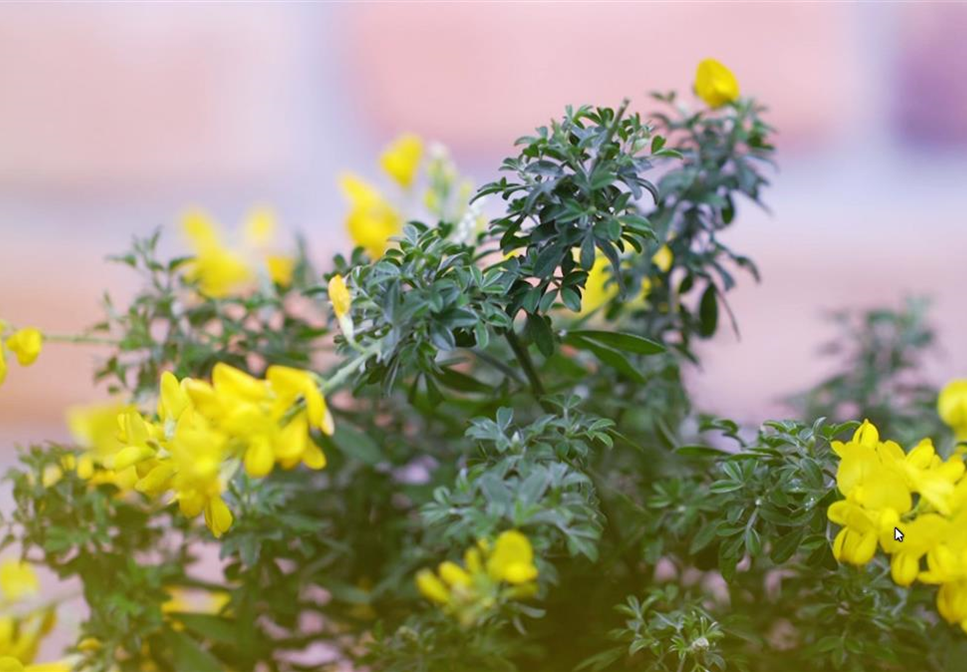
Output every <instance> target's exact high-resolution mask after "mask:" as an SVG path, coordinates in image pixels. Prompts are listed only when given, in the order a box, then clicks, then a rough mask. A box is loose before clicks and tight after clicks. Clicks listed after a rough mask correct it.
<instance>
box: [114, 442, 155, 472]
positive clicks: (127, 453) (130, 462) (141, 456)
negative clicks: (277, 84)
mask: <svg viewBox="0 0 967 672" xmlns="http://www.w3.org/2000/svg"><path fill="white" fill-rule="evenodd" d="M154 456H155V451H154V449H152V448H149V447H147V446H128V447H127V448H124V449H123V450H121V452H119V453H118V454H117V455H115V456H114V459H113V460H111V465H110V466H111V468H112V469H115V470H117V471H121V470H122V469H127V468H128V467H131V466H134V465H136V464H139V463H141V462H144V461H145V460H150V459H151V458H152V457H154Z"/></svg>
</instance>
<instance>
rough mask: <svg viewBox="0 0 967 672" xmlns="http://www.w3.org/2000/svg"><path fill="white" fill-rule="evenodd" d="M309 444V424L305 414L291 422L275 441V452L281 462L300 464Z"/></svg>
mask: <svg viewBox="0 0 967 672" xmlns="http://www.w3.org/2000/svg"><path fill="white" fill-rule="evenodd" d="M308 443H309V423H308V421H307V420H306V414H305V413H299V415H298V416H296V417H295V418H293V419H292V420H291V421H289V424H287V425H286V426H285V427H283V428H282V431H281V432H279V433H278V436H277V437H276V439H275V446H274V452H275V456H276V457H278V458H279V459H280V460H283V461H286V462H289V461H295V462H298V461H299V460H300V459H302V454H303V453H304V452H305V450H306V447H307V446H308Z"/></svg>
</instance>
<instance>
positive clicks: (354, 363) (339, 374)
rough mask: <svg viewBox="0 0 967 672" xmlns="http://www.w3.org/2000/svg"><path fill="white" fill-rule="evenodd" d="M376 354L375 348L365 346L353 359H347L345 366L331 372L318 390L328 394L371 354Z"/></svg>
mask: <svg viewBox="0 0 967 672" xmlns="http://www.w3.org/2000/svg"><path fill="white" fill-rule="evenodd" d="M374 354H376V349H375V348H372V347H371V348H367V349H365V350H363V351H362V352H360V353H359V354H358V355H357V356H356V357H355V358H354V359H351V360H349V363H347V364H346V365H345V366H343V367H342V368H341V369H339V370H338V371H336V373H334V374H332V376H330V377H329V379H328V380H326V381H325V382H324V383H323V384H322V385H320V386H319V391H320V392H322V393H323V394H329V393H330V392H332V391H333V390H334V389H336V388H337V387H339V385H341V384H342V382H343V381H344V380H346V378H348V377H349V376H351V375H352V374H353V373H355V372H356V370H357V369H359V367H361V366H362V365H363V364H365V363H366V360H367V359H369V358H370V357H371V356H372V355H374Z"/></svg>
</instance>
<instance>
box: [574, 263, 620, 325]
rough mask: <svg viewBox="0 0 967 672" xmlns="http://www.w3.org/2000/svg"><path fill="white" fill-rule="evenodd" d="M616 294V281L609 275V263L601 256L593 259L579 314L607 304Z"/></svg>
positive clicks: (590, 311) (585, 313)
mask: <svg viewBox="0 0 967 672" xmlns="http://www.w3.org/2000/svg"><path fill="white" fill-rule="evenodd" d="M617 295H618V283H617V281H615V280H614V279H613V278H612V277H611V263H610V262H609V261H608V260H607V259H606V258H605V257H603V256H599V257H598V258H597V259H595V260H594V265H593V266H591V270H590V271H589V272H588V279H587V281H586V282H585V283H584V296H583V298H582V301H581V313H580V314H581V315H587V314H588V313H592V312H594V311H596V310H597V309H598V308H601V307H602V306H604V305H607V304H608V303H609V302H610V301H611V300H612V299H613V298H614V297H616V296H617Z"/></svg>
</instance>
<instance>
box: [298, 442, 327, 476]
mask: <svg viewBox="0 0 967 672" xmlns="http://www.w3.org/2000/svg"><path fill="white" fill-rule="evenodd" d="M302 463H303V464H304V465H306V466H307V467H309V468H310V469H315V470H317V471H318V470H319V469H323V468H325V466H326V454H325V453H324V452H322V448H320V447H319V446H317V445H316V444H314V443H311V442H310V443H309V445H308V446H307V447H306V449H305V452H303V453H302Z"/></svg>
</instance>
